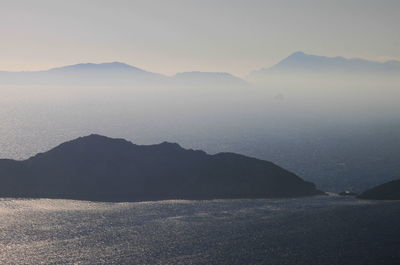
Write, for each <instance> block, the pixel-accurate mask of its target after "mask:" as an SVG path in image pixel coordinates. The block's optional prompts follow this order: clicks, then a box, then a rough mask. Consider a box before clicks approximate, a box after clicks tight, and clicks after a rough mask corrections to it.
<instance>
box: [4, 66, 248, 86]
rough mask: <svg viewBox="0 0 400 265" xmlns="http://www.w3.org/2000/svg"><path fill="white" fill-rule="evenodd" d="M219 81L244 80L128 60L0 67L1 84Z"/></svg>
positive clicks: (233, 83)
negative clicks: (152, 68)
mask: <svg viewBox="0 0 400 265" xmlns="http://www.w3.org/2000/svg"><path fill="white" fill-rule="evenodd" d="M1 84H6V85H8V84H9V85H14V84H15V85H47V84H49V85H161V86H169V85H178V86H179V85H183V86H185V85H189V86H190V85H219V86H221V85H222V86H239V85H245V84H247V83H246V82H245V81H244V80H242V79H240V78H238V77H235V76H233V75H231V74H228V73H220V72H198V71H197V72H183V73H178V74H176V75H175V76H165V75H162V74H158V73H153V72H148V71H145V70H143V69H140V68H138V67H135V66H131V65H128V64H125V63H120V62H112V63H100V64H93V63H82V64H75V65H69V66H63V67H58V68H52V69H49V70H45V71H32V72H7V71H0V85H1Z"/></svg>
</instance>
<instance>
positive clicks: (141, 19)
mask: <svg viewBox="0 0 400 265" xmlns="http://www.w3.org/2000/svg"><path fill="white" fill-rule="evenodd" d="M0 1H1V8H0V36H1V39H0V58H1V60H0V70H9V71H21V70H43V69H48V68H52V67H57V66H63V65H69V64H76V63H83V62H93V63H102V62H113V61H120V62H125V63H128V64H131V65H134V66H137V67H140V68H143V69H145V70H148V71H153V72H158V73H162V74H167V75H172V74H175V73H177V72H183V71H218V72H230V73H232V74H235V75H238V76H244V75H246V74H248V73H249V72H250V71H253V70H257V69H259V68H263V67H269V66H272V65H273V64H275V63H277V62H279V61H280V60H281V59H283V58H285V57H287V56H288V55H290V54H291V53H293V52H295V51H304V52H306V53H310V54H316V55H324V56H344V57H348V58H354V57H357V58H364V59H370V60H376V61H385V60H400V28H399V25H400V15H399V14H400V1H398V0H375V1H371V0H346V1H344V0H336V1H321V0H293V1H288V0H272V1H269V0H265V1H259V0H243V1H238V0H220V1H217V0H201V1H193V0H180V1H179V0H168V1H166V0H153V1H151V0H150V1H149V0H146V1H135V0H130V1H125V0H64V1H61V0H35V1H32V0H0Z"/></svg>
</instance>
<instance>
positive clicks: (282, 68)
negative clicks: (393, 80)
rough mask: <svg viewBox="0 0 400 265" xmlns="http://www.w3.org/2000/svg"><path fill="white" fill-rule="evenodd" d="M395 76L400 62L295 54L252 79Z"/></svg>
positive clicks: (253, 73) (259, 71) (399, 71)
mask: <svg viewBox="0 0 400 265" xmlns="http://www.w3.org/2000/svg"><path fill="white" fill-rule="evenodd" d="M305 73H313V74H321V73H325V74H366V73H375V74H394V73H397V74H398V73H400V62H399V61H387V62H383V63H381V62H374V61H368V60H363V59H356V58H355V59H346V58H343V57H325V56H317V55H310V54H306V53H304V52H295V53H293V54H291V55H290V56H288V57H287V58H285V59H283V60H282V61H280V62H279V63H277V64H275V65H274V66H272V67H270V68H263V69H260V70H258V71H254V72H252V73H251V74H250V77H257V76H262V75H268V74H305Z"/></svg>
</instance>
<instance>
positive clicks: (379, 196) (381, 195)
mask: <svg viewBox="0 0 400 265" xmlns="http://www.w3.org/2000/svg"><path fill="white" fill-rule="evenodd" d="M359 198H361V199H369V200H400V179H399V180H393V181H389V182H386V183H384V184H382V185H379V186H376V187H374V188H372V189H369V190H367V191H365V192H363V193H362V194H360V196H359Z"/></svg>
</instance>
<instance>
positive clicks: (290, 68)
mask: <svg viewBox="0 0 400 265" xmlns="http://www.w3.org/2000/svg"><path fill="white" fill-rule="evenodd" d="M276 74H278V75H281V74H286V75H287V74H289V75H297V74H298V75H302V74H327V75H335V74H346V75H349V74H355V75H356V74H391V75H396V74H400V62H399V61H387V62H383V63H381V62H374V61H368V60H363V59H346V58H343V57H325V56H316V55H310V54H306V53H304V52H295V53H293V54H291V55H290V56H288V57H287V58H285V59H283V60H282V61H280V62H279V63H277V64H276V65H274V66H272V67H270V68H263V69H260V70H257V71H253V72H251V73H250V74H249V75H248V76H247V78H246V81H245V80H244V79H241V78H239V77H236V76H233V75H231V74H229V73H225V72H199V71H194V72H182V73H178V74H176V75H174V76H165V75H162V74H158V73H154V72H149V71H145V70H143V69H140V68H138V67H135V66H131V65H128V64H125V63H120V62H112V63H100V64H94V63H82V64H75V65H69V66H63V67H58V68H53V69H50V70H45V71H32V72H7V71H0V85H145V86H147V85H149V86H153V85H160V86H170V85H172V86H231V87H234V86H238V87H240V86H241V87H243V86H245V85H248V84H249V83H248V82H247V81H249V82H250V83H251V82H255V83H257V82H256V81H257V80H258V79H268V78H269V77H271V76H273V75H276Z"/></svg>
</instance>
